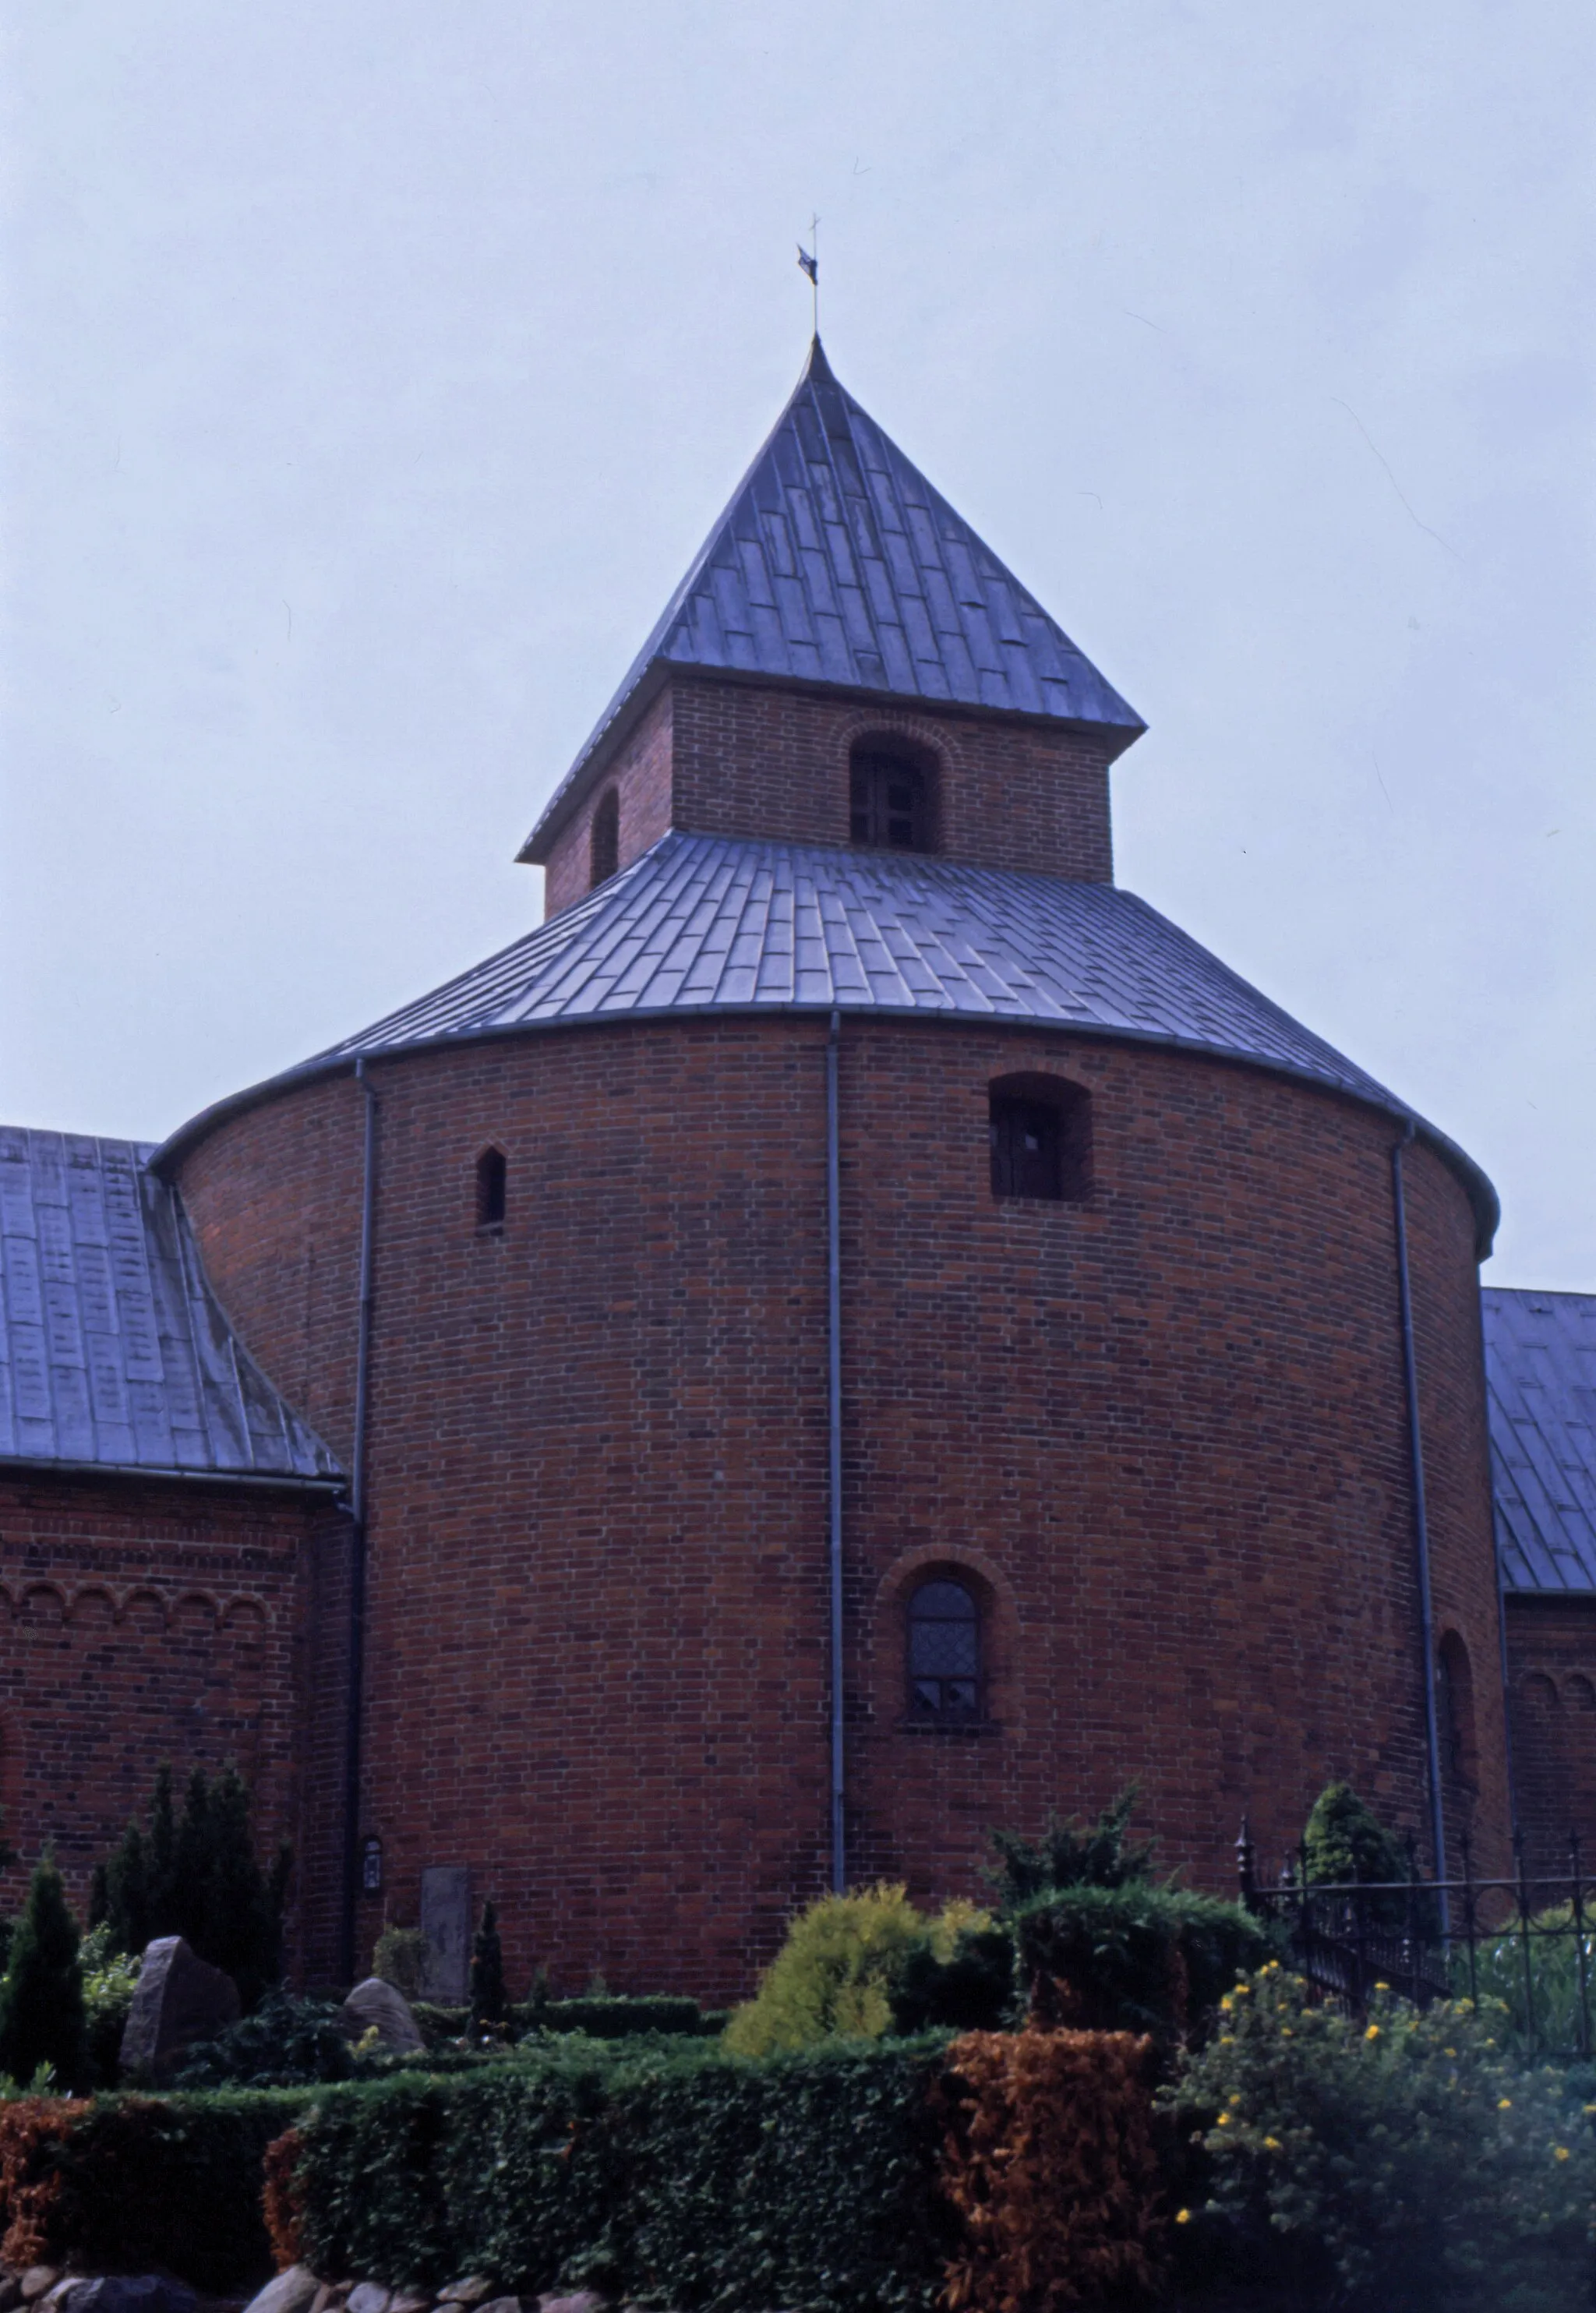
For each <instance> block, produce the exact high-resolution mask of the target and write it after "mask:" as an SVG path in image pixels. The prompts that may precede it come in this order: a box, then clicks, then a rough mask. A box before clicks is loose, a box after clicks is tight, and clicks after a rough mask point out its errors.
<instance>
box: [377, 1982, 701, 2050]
mask: <svg viewBox="0 0 1596 2313" xmlns="http://www.w3.org/2000/svg"><path fill="white" fill-rule="evenodd" d="M410 2005H411V2010H412V2013H413V2014H414V2016H415V2018H416V2021H417V2024H419V2025H420V2027H421V2029H422V2032H423V2034H424V2035H425V2037H426V2038H427V2039H428V2040H457V2039H459V2038H460V2035H461V2034H462V2033H463V2032H464V2031H465V2030H466V2027H467V2026H468V2024H469V2021H470V2014H471V2011H470V2010H469V2008H445V2007H440V2006H438V2004H437V2003H436V2002H435V2001H431V2000H416V2001H412V2002H411V2003H410ZM725 2023H726V2010H724V2009H708V2010H706V2009H702V2008H700V2007H699V2005H698V2003H697V2001H696V2000H686V1999H677V1998H675V1997H673V1996H671V1995H669V1994H666V1993H661V1994H659V1995H658V1996H656V1997H654V1998H652V1999H638V2000H633V1999H629V1998H627V1996H626V1995H625V1994H623V1993H620V1992H595V1993H593V1994H592V1995H591V1996H590V1997H589V1998H587V1999H584V2000H544V2001H536V2000H528V2001H517V2002H516V2003H515V2005H514V2006H513V2008H512V2009H511V2010H510V2028H511V2030H512V2031H513V2033H514V2034H515V2036H517V2038H519V2037H520V2036H522V2034H523V2033H527V2032H536V2031H539V2030H542V2031H545V2032H585V2033H586V2034H587V2036H588V2037H589V2039H590V2040H625V2039H627V2038H629V2037H630V2036H632V2035H633V2034H634V2033H636V2032H668V2033H671V2034H680V2035H682V2036H691V2037H693V2038H695V2039H713V2038H714V2037H715V2036H717V2035H718V2034H719V2033H720V2032H722V2031H723V2029H724V2028H725Z"/></svg>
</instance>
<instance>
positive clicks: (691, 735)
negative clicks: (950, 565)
mask: <svg viewBox="0 0 1596 2313" xmlns="http://www.w3.org/2000/svg"><path fill="white" fill-rule="evenodd" d="M872 734H880V735H885V734H899V736H902V737H906V738H909V739H912V740H914V741H916V743H918V745H919V746H920V747H922V748H924V749H927V750H929V752H931V754H932V755H933V756H934V758H935V759H936V761H937V763H938V765H939V767H940V768H939V774H938V777H937V780H936V788H937V795H936V819H937V822H938V842H937V847H936V848H937V849H938V850H939V851H940V852H942V853H943V855H944V856H945V857H948V858H951V859H959V860H963V861H966V862H968V863H969V865H971V866H981V867H1019V868H1033V869H1036V870H1037V871H1039V872H1040V873H1044V874H1047V875H1066V876H1069V877H1072V878H1073V879H1075V880H1077V881H1080V882H1085V883H1097V884H1106V883H1109V882H1110V881H1111V880H1112V877H1113V872H1114V871H1113V848H1112V840H1111V836H1110V831H1109V760H1108V756H1109V751H1108V748H1107V747H1106V745H1105V743H1104V742H1103V741H1102V740H1101V738H1096V737H1093V736H1092V735H1091V734H1087V733H1084V732H1070V731H1065V730H1060V729H1057V728H1054V727H1049V726H1045V725H1033V724H1029V723H1025V722H1022V721H1021V720H1020V719H1019V718H1018V717H1013V718H1008V717H985V718H983V717H978V716H975V715H969V714H957V713H953V712H951V711H947V712H943V711H939V710H937V709H935V708H907V707H902V706H892V707H873V706H868V705H864V704H862V703H861V702H860V701H859V700H857V699H848V698H846V697H839V696H837V694H835V693H832V692H829V691H825V690H801V689H796V688H778V687H776V686H775V685H766V684H760V683H750V682H727V681H720V682H717V681H715V680H713V679H711V678H707V677H704V676H688V675H673V676H671V679H670V687H669V689H668V690H667V691H666V692H665V693H664V694H662V697H661V698H660V699H657V700H656V701H655V702H654V704H653V707H652V708H650V709H649V710H648V712H647V714H646V715H645V717H644V719H643V721H642V723H641V724H640V725H639V726H638V728H637V730H636V733H635V734H633V735H632V736H631V737H630V738H629V739H628V740H627V743H626V745H625V746H624V747H623V748H622V749H621V751H620V752H619V753H618V756H617V757H616V760H615V761H614V763H613V764H612V765H610V766H609V769H608V770H605V772H604V773H603V774H602V776H601V777H599V778H595V779H593V780H592V782H591V785H590V786H589V787H588V788H587V790H586V791H585V792H584V795H583V800H582V802H581V804H580V805H578V806H577V808H576V809H575V811H574V814H573V816H572V818H571V820H570V822H568V824H567V825H566V827H565V828H563V829H562V830H561V831H560V834H559V836H558V839H557V841H556V843H555V844H554V846H553V848H552V849H551V851H550V853H549V858H548V884H547V887H546V889H547V903H546V904H547V912H548V914H549V915H555V914H557V912H558V910H560V909H561V908H565V907H568V906H569V905H570V904H571V902H572V901H573V900H576V899H580V898H581V896H582V895H583V893H584V892H586V891H587V889H588V887H589V875H588V846H589V840H590V831H591V827H592V814H593V811H594V810H595V808H596V807H597V805H598V803H599V800H600V798H601V796H603V795H604V794H605V793H606V792H607V791H608V790H609V788H610V787H615V788H616V790H617V792H618V796H619V800H620V837H621V841H620V859H621V865H622V866H626V865H627V862H628V861H629V860H631V859H635V858H636V857H638V856H639V854H640V853H642V852H644V851H645V850H646V849H648V847H649V845H650V844H652V843H653V842H654V841H655V840H657V839H658V837H659V836H661V835H662V834H663V832H664V831H665V829H666V828H667V827H675V828H680V829H683V830H686V831H689V832H691V833H695V834H705V835H743V836H767V837H770V838H772V839H775V840H780V841H785V842H791V843H820V844H846V842H847V840H848V755H849V752H850V750H851V748H852V747H853V746H854V744H855V742H856V741H858V740H860V739H864V738H867V737H869V736H871V735H872Z"/></svg>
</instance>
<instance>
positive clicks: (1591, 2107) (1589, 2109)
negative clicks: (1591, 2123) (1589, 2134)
mask: <svg viewBox="0 0 1596 2313" xmlns="http://www.w3.org/2000/svg"><path fill="white" fill-rule="evenodd" d="M1580 2109H1581V2110H1582V2111H1583V2113H1585V2114H1586V2115H1587V2116H1588V2115H1590V2114H1592V2113H1593V2112H1596V2104H1587V2105H1582V2106H1581V2107H1580Z"/></svg>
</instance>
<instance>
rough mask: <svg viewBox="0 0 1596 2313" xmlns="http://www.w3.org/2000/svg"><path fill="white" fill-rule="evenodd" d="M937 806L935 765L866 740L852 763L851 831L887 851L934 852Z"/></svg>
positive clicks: (897, 747) (890, 745) (902, 750)
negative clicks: (934, 820)
mask: <svg viewBox="0 0 1596 2313" xmlns="http://www.w3.org/2000/svg"><path fill="white" fill-rule="evenodd" d="M934 803H935V788H934V777H933V773H932V769H931V764H930V761H929V760H925V761H922V760H921V759H920V758H919V756H918V754H917V752H913V751H911V750H910V749H908V747H904V746H901V745H895V744H894V743H892V742H891V741H890V740H881V739H864V740H861V741H860V743H859V744H858V745H857V746H856V747H855V749H854V751H853V752H852V754H851V755H850V756H849V758H848V828H849V832H850V834H851V836H852V838H853V840H854V841H855V843H865V844H869V845H871V846H873V848H874V849H877V850H881V851H930V850H933V849H934V848H935V846H934V840H933V817H934Z"/></svg>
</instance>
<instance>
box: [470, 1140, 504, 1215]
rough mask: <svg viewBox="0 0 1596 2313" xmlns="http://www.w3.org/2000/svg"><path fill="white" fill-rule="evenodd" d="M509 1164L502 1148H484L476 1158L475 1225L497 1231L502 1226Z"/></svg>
mask: <svg viewBox="0 0 1596 2313" xmlns="http://www.w3.org/2000/svg"><path fill="white" fill-rule="evenodd" d="M508 1173H509V1166H508V1165H506V1163H505V1161H504V1150H503V1149H502V1148H485V1149H484V1150H483V1152H482V1154H481V1156H478V1159H477V1226H478V1228H479V1229H492V1230H495V1231H497V1230H499V1229H502V1228H503V1227H504V1191H505V1185H506V1181H507V1176H508Z"/></svg>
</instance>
